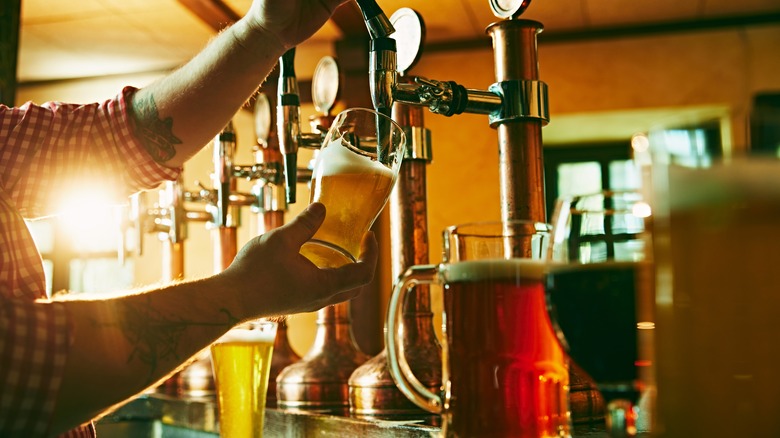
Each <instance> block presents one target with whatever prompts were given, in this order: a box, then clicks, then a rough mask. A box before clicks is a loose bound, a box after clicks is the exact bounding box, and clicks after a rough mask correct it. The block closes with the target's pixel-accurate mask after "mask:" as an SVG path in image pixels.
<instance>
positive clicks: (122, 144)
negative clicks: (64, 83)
mask: <svg viewBox="0 0 780 438" xmlns="http://www.w3.org/2000/svg"><path fill="white" fill-rule="evenodd" d="M135 91H136V90H135V89H134V88H132V87H127V88H125V89H124V90H123V91H122V93H121V94H120V95H119V96H117V98H116V99H111V100H107V101H105V102H103V103H94V104H88V105H76V104H63V103H58V102H47V103H45V104H43V105H40V106H38V105H34V104H32V103H30V102H28V103H26V104H24V105H23V106H21V107H18V108H8V107H5V106H2V105H0V186H2V188H3V189H4V190H5V191H6V192H7V193H8V194H9V196H10V197H11V199H12V200H13V201H14V202H15V204H16V206H17V208H18V209H19V211H20V212H21V213H22V214H23V215H24V216H26V217H33V216H38V215H41V214H51V213H55V212H56V211H52V209H53V208H56V207H57V206H58V205H59V204H58V202H59V200H60V199H62V197H63V196H65V195H67V194H68V192H69V191H74V190H78V187H83V186H84V185H85V184H87V185H88V184H93V185H94V183H95V182H96V181H99V184H100V186H101V188H104V189H106V190H107V191H108V192H110V194H111V195H112V197H113V199H115V200H117V201H121V202H125V201H126V200H127V195H129V194H131V193H133V192H136V191H138V190H142V189H149V188H153V187H155V186H157V185H158V184H159V183H160V182H161V181H162V180H172V179H175V178H176V176H177V175H178V173H179V169H170V168H167V167H164V166H161V165H159V164H157V163H156V162H154V161H153V160H152V158H151V157H150V155H149V154H148V153H147V152H146V151H145V150H144V148H143V146H142V145H141V144H140V142H138V140H137V139H136V138H135V137H134V136H133V134H132V128H131V126H132V125H131V123H130V120H129V115H128V113H127V106H128V104H129V101H130V99H131V97H132V95H133V94H134V93H135Z"/></svg>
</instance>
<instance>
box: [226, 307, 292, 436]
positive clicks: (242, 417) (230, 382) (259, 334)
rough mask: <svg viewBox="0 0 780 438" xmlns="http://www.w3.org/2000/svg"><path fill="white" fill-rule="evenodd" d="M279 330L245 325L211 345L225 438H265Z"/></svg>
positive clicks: (258, 323) (267, 325)
mask: <svg viewBox="0 0 780 438" xmlns="http://www.w3.org/2000/svg"><path fill="white" fill-rule="evenodd" d="M276 328H277V323H276V322H273V321H267V320H260V321H256V322H252V323H249V324H243V325H241V326H239V327H237V328H234V329H232V330H230V331H228V332H227V333H226V334H225V335H224V336H222V337H221V338H219V339H218V340H217V341H216V342H214V343H213V344H212V345H211V361H212V366H213V368H214V380H215V383H216V386H217V405H218V407H219V432H220V436H221V437H223V438H231V437H232V438H246V437H255V438H256V437H262V436H263V422H264V419H265V397H266V393H267V391H268V377H269V375H270V371H271V358H272V356H273V349H274V340H275V338H276Z"/></svg>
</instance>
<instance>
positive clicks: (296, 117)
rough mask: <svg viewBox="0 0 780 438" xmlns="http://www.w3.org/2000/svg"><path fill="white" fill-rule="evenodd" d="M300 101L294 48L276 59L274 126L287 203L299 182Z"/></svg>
mask: <svg viewBox="0 0 780 438" xmlns="http://www.w3.org/2000/svg"><path fill="white" fill-rule="evenodd" d="M300 119H301V102H300V97H299V95H298V80H297V78H296V77H295V48H294V47H293V48H292V49H290V50H288V51H287V52H286V53H285V54H284V55H282V56H281V58H280V59H279V103H278V105H277V117H276V123H277V130H278V136H279V148H280V149H281V151H282V154H284V174H285V185H286V188H287V203H288V204H292V203H295V198H296V192H297V190H296V183H297V182H298V173H297V168H298V144H299V142H300V135H301V122H300Z"/></svg>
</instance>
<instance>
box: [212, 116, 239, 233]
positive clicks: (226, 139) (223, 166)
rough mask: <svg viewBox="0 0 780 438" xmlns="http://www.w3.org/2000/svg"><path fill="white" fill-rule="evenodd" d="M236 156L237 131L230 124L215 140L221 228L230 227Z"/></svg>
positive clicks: (215, 183)
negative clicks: (229, 216) (232, 183)
mask: <svg viewBox="0 0 780 438" xmlns="http://www.w3.org/2000/svg"><path fill="white" fill-rule="evenodd" d="M235 154H236V131H235V129H234V128H233V122H232V121H230V122H228V124H227V126H225V128H224V129H222V132H220V133H219V134H217V136H216V137H215V138H214V186H215V187H216V189H217V218H216V222H217V225H219V226H222V227H224V226H227V225H228V209H229V207H230V181H231V178H232V176H233V160H234V159H235Z"/></svg>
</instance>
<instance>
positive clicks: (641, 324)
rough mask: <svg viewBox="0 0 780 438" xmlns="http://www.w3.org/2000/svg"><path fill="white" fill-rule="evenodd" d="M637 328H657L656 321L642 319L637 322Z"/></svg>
mask: <svg viewBox="0 0 780 438" xmlns="http://www.w3.org/2000/svg"><path fill="white" fill-rule="evenodd" d="M636 328H638V329H639V330H652V329H654V328H655V323H654V322H650V321H642V322H638V323H636Z"/></svg>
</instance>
